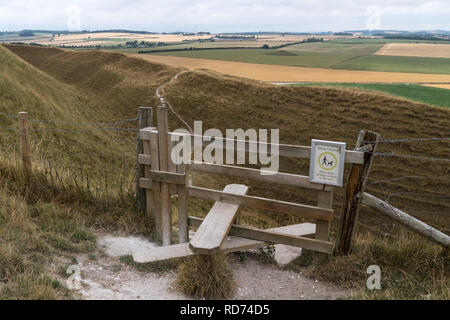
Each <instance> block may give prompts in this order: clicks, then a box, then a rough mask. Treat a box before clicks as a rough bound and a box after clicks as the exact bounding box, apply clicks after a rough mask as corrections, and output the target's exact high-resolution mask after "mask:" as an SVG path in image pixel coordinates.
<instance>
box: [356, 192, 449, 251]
mask: <svg viewBox="0 0 450 320" xmlns="http://www.w3.org/2000/svg"><path fill="white" fill-rule="evenodd" d="M361 202H362V203H363V204H364V205H366V206H368V207H370V208H372V209H375V210H377V211H378V212H381V213H382V214H384V215H387V216H388V217H390V218H392V219H394V220H395V221H397V222H399V223H400V224H402V225H404V226H405V227H407V228H408V229H411V230H413V231H414V232H416V233H418V234H420V235H421V236H423V237H425V238H427V239H429V240H431V241H433V242H435V243H437V244H439V245H441V246H443V247H445V248H449V247H450V237H449V236H448V235H446V234H445V233H443V232H441V231H439V230H437V229H435V228H433V227H431V226H429V225H427V224H426V223H424V222H422V221H420V220H419V219H416V218H414V217H412V216H410V215H409V214H407V213H405V212H403V211H401V210H399V209H397V208H395V207H393V206H391V205H390V204H389V203H387V202H384V201H383V200H381V199H378V198H377V197H374V196H372V195H371V194H368V193H366V192H364V193H363V194H362V197H361Z"/></svg>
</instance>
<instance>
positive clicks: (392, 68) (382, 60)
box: [333, 55, 450, 74]
mask: <svg viewBox="0 0 450 320" xmlns="http://www.w3.org/2000/svg"><path fill="white" fill-rule="evenodd" d="M333 68H334V69H345V70H366V71H385V72H406V73H436V74H450V59H446V58H421V57H398V56H382V55H379V56H378V55H366V56H361V57H358V58H356V59H352V60H348V61H345V62H342V63H339V64H336V65H335V66H334V67H333Z"/></svg>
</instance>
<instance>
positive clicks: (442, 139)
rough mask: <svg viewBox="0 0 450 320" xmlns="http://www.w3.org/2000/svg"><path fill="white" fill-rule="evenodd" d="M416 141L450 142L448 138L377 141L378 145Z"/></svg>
mask: <svg viewBox="0 0 450 320" xmlns="http://www.w3.org/2000/svg"><path fill="white" fill-rule="evenodd" d="M418 141H450V137H444V138H440V137H439V138H403V139H381V140H379V141H378V143H399V142H418ZM363 142H367V143H369V142H371V143H373V141H368V140H363Z"/></svg>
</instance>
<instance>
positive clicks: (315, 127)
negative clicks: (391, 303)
mask: <svg viewBox="0 0 450 320" xmlns="http://www.w3.org/2000/svg"><path fill="white" fill-rule="evenodd" d="M7 48H8V49H9V50H11V51H12V52H14V53H15V54H17V55H18V56H19V57H20V58H19V57H18V56H15V55H13V54H12V53H11V52H10V51H8V50H6V49H4V48H2V47H0V49H1V51H0V57H1V58H0V59H7V60H4V61H5V63H2V64H1V65H0V68H3V70H2V74H6V75H7V76H6V77H4V78H3V79H2V80H0V81H2V82H0V83H1V84H2V85H1V86H0V89H1V90H0V94H1V97H2V99H1V100H0V103H1V105H0V111H1V112H4V113H7V114H15V113H16V112H17V111H19V108H25V109H26V111H28V112H29V113H30V114H31V115H32V117H33V118H41V117H42V118H43V119H49V118H51V119H59V120H63V121H74V122H77V123H86V122H92V121H105V119H107V121H112V120H118V119H121V118H134V117H135V116H136V107H137V106H139V105H150V106H155V105H156V102H157V101H156V99H155V98H154V90H155V88H156V87H157V86H158V85H159V84H161V83H164V82H166V81H167V80H168V79H170V77H171V76H173V75H174V74H176V73H177V72H178V71H179V70H176V69H173V68H170V67H168V66H163V65H157V64H151V63H148V62H146V61H142V60H139V59H132V58H128V57H126V56H123V55H120V54H113V53H107V52H99V51H83V52H72V51H68V50H60V49H50V48H38V47H27V46H23V47H22V46H8V47H7ZM21 59H23V60H25V61H23V60H21ZM22 84H23V86H22ZM14 88H16V89H14ZM25 88H26V89H25ZM14 90H16V91H14ZM19 90H21V91H19ZM166 92H167V95H168V98H169V100H170V101H171V103H172V104H173V106H174V107H175V109H176V110H177V111H178V112H179V113H180V114H181V115H182V117H183V118H184V119H185V120H186V121H187V122H188V123H192V122H193V121H194V120H203V121H204V123H203V128H204V129H207V128H212V127H214V128H219V129H221V130H224V129H226V128H239V127H241V128H244V129H246V128H279V129H280V139H281V142H282V143H291V144H301V145H309V144H310V140H311V138H315V139H325V140H335V141H345V142H347V145H348V148H352V147H353V145H354V143H355V141H356V135H357V134H358V132H359V130H360V129H363V128H365V129H371V130H375V131H377V132H379V133H380V134H381V135H382V137H383V138H385V139H390V138H404V137H409V138H414V137H445V136H448V133H449V131H448V127H449V124H450V117H449V115H450V110H448V109H441V108H435V107H432V106H428V105H425V104H417V103H411V102H408V101H405V100H402V99H396V98H392V97H389V96H385V95H379V94H376V93H368V92H359V91H358V92H356V91H349V90H340V89H333V88H307V87H279V86H271V85H267V84H262V83H258V82H255V81H250V80H245V79H237V78H233V77H227V76H223V75H219V74H215V73H212V72H208V71H195V72H186V73H184V74H182V75H180V76H179V77H178V79H177V80H176V81H174V82H173V83H171V84H170V85H168V86H167V87H166ZM33 101H34V103H32V102H33ZM18 102H20V103H18ZM74 109H77V110H74ZM69 110H70V112H68V111H69ZM78 110H80V111H78ZM0 119H1V120H2V122H1V125H2V126H5V127H14V126H15V125H16V124H15V122H16V120H17V119H11V118H3V117H1V118H0ZM32 125H33V128H34V127H35V126H37V125H39V126H41V127H39V128H42V129H44V128H48V125H49V124H48V123H45V124H44V123H36V124H35V123H33V124H32ZM133 125H135V123H131V124H129V125H128V126H125V127H126V128H131V127H132V126H133ZM53 126H54V128H61V127H64V128H66V127H67V126H62V125H61V124H53ZM169 126H170V128H171V129H175V128H178V127H181V126H182V125H181V123H179V122H178V120H177V119H176V118H175V117H174V116H173V115H172V114H169ZM75 127H76V126H75ZM15 128H16V127H15ZM94 131H95V133H92V134H91V133H90V132H89V133H80V132H77V134H76V135H75V134H73V138H72V139H78V140H76V141H73V140H66V139H67V138H69V137H71V136H72V133H66V132H64V133H62V134H58V135H56V134H55V133H54V132H52V133H50V132H44V133H45V134H46V135H44V136H38V137H37V138H36V139H37V140H36V141H37V142H39V141H40V140H39V139H43V140H44V139H49V138H51V139H54V140H52V141H53V142H52V143H51V144H48V145H45V146H44V147H42V148H39V147H38V146H39V145H40V144H39V143H36V144H33V157H34V159H33V163H34V165H35V166H38V164H39V163H41V161H40V160H39V161H37V160H36V159H39V158H42V159H43V160H45V158H46V157H47V153H46V152H45V151H46V150H50V151H53V150H55V151H57V150H60V149H63V150H65V149H64V148H72V149H70V150H68V151H67V152H65V153H62V154H66V155H67V156H66V157H65V158H64V157H62V156H61V157H60V158H61V162H63V163H65V164H66V167H65V168H66V169H65V170H64V172H65V174H64V175H63V174H62V173H61V172H59V173H60V175H59V176H60V179H57V178H55V179H54V181H53V180H52V179H51V178H50V177H49V175H48V173H47V172H46V171H48V170H46V167H45V166H42V167H41V168H40V170H36V171H37V172H41V174H37V175H36V178H34V180H32V183H31V184H29V187H28V188H23V185H22V184H21V183H19V182H18V181H21V180H20V174H19V172H18V169H17V168H18V166H17V165H16V163H15V162H14V161H10V160H9V159H11V158H12V159H15V158H14V157H12V155H17V153H16V149H6V148H7V146H6V145H5V146H4V148H5V151H6V150H9V153H6V152H3V153H2V154H3V155H4V156H3V158H2V161H1V162H0V164H1V165H2V168H3V169H2V170H3V171H2V174H1V179H2V188H3V191H4V197H3V198H2V199H4V200H2V201H4V202H3V203H4V206H2V207H3V208H4V209H2V210H3V211H1V212H2V215H1V216H0V228H2V230H3V232H0V234H1V235H2V236H4V235H7V240H5V241H7V244H8V247H7V248H8V249H5V250H6V251H2V252H1V255H0V259H3V260H1V261H8V263H7V264H2V265H6V266H7V267H6V268H3V269H0V277H3V278H5V279H9V281H10V282H9V283H8V284H6V285H5V284H3V285H0V297H25V298H26V297H33V296H32V294H31V293H25V292H26V291H24V289H23V288H22V287H21V284H22V280H23V277H28V275H30V277H31V276H32V275H36V272H37V271H36V270H35V269H33V268H34V266H35V258H34V253H36V252H37V254H38V258H39V259H41V260H39V261H48V260H47V259H49V257H50V256H53V255H55V254H59V255H61V256H62V258H61V259H62V260H63V262H64V263H70V257H71V256H72V255H73V253H74V252H89V250H91V249H92V235H91V234H89V232H92V231H91V230H93V229H92V228H93V227H95V228H116V229H121V230H127V231H128V232H141V233H146V234H148V231H150V230H151V229H150V228H149V227H150V225H151V221H148V219H144V218H143V217H140V216H139V215H138V214H137V213H136V211H135V210H134V209H133V204H132V198H131V192H132V188H133V181H132V175H133V171H132V170H130V171H126V172H128V176H127V175H125V174H121V172H123V171H121V170H116V168H115V167H114V168H111V169H110V170H108V175H107V177H106V178H107V179H105V175H104V174H103V171H102V170H100V173H102V174H100V175H97V176H96V175H95V174H94V173H92V177H93V178H92V179H93V180H90V181H89V183H86V179H85V178H84V179H83V175H84V174H85V173H84V172H83V174H80V171H79V169H78V168H77V169H74V168H71V167H73V166H75V165H76V166H80V165H90V166H94V167H95V166H96V165H97V164H98V166H100V165H101V164H100V163H105V162H107V163H108V164H109V163H111V166H112V165H116V166H119V165H126V166H127V167H132V166H133V164H134V161H135V158H134V156H132V154H133V152H134V145H135V144H134V143H135V142H134V140H133V139H134V132H132V131H129V132H128V131H125V132H117V133H114V134H112V133H111V132H105V130H101V129H100V128H95V130H94ZM36 133H37V132H36ZM2 134H3V135H4V136H5V137H7V139H9V141H10V142H11V143H9V144H8V146H12V145H14V144H15V141H16V132H14V131H2ZM60 135H62V138H58V139H57V138H56V137H59V136H60ZM76 137H79V138H76ZM2 141H4V140H2ZM121 141H126V142H125V143H119V142H121ZM93 149H95V150H93ZM116 150H121V153H122V154H123V155H124V156H125V155H127V154H131V157H129V158H126V160H125V161H124V160H123V159H122V160H121V161H119V159H115V155H116ZM449 150H450V148H449V143H448V142H438V143H434V142H433V143H404V144H382V145H381V146H380V149H379V151H380V152H392V151H395V152H396V153H399V154H410V155H426V156H430V157H436V158H450V151H449ZM49 153H51V152H49ZM58 159H59V158H58ZM396 160H398V159H396V158H376V159H375V162H374V166H373V169H372V174H371V179H370V182H369V185H368V187H367V191H368V192H370V193H373V194H374V195H376V196H379V197H381V198H383V199H386V197H387V196H389V198H390V200H389V201H390V203H392V204H394V205H396V206H398V207H399V208H401V209H404V210H406V211H408V210H411V211H412V210H414V215H415V216H417V217H419V218H421V219H424V220H425V221H427V222H428V223H430V224H432V225H433V226H436V227H438V228H439V229H441V230H443V231H444V232H447V233H448V232H449V231H450V222H449V217H448V215H434V214H432V212H448V211H449V209H450V203H449V202H448V201H447V199H445V198H443V197H442V194H444V193H445V190H448V184H449V183H448V181H445V180H416V179H414V178H406V179H403V180H400V181H387V182H378V183H376V182H377V181H379V180H385V179H392V178H395V177H400V176H409V177H411V176H434V177H448V176H449V173H450V171H449V169H448V166H446V163H441V162H426V161H421V160H415V159H401V161H402V162H401V164H398V163H397V162H396ZM43 163H45V161H43ZM308 167H309V164H308V162H307V161H303V160H292V159H282V161H281V168H280V169H281V171H285V172H297V173H302V174H307V172H308ZM38 168H39V167H38ZM348 169H349V167H347V168H346V172H347V173H348ZM52 172H54V170H53V171H52ZM80 176H81V177H82V178H81V181H83V182H82V183H80V182H79V181H80ZM121 176H122V177H123V178H122V179H121V178H120V177H121ZM193 180H194V184H196V185H200V186H207V187H212V188H215V189H219V188H221V187H222V186H224V185H225V184H226V183H229V182H231V180H229V179H225V178H223V177H219V176H211V175H210V176H205V175H195V176H194V177H193ZM112 181H116V182H115V183H112ZM120 181H122V182H123V181H128V182H127V186H128V189H127V188H125V191H126V192H127V191H128V192H129V193H128V196H127V195H125V196H124V195H123V194H122V195H121V194H120V193H119V192H115V193H114V192H110V193H109V194H108V193H107V192H106V194H105V192H96V191H95V190H105V189H106V190H108V188H109V189H110V190H111V191H113V190H122V189H123V188H121V184H120ZM233 181H234V182H243V183H248V185H249V186H250V194H253V195H262V196H268V197H274V198H279V199H282V200H288V201H298V202H303V203H308V204H314V203H315V202H316V198H317V194H315V193H314V192H310V191H308V192H306V191H304V190H298V189H296V188H277V187H276V186H273V185H266V184H261V183H254V182H251V181H246V180H239V179H237V180H236V179H234V180H233ZM87 184H90V186H91V188H87ZM111 184H113V185H111ZM92 185H95V188H92ZM417 194H419V195H417ZM341 201H342V189H338V190H337V192H336V196H335V202H334V208H335V209H336V221H335V222H337V218H338V216H339V211H340V205H341ZM189 206H190V213H191V214H193V215H198V216H201V215H204V214H205V213H206V212H207V211H208V210H209V208H210V207H211V203H208V202H203V201H192V200H191V201H190V203H189ZM10 212H16V213H17V214H14V215H13V214H11V213H10ZM360 216H361V218H360V222H361V224H360V230H359V232H360V234H364V233H366V232H369V233H370V234H371V236H373V237H375V238H376V239H377V240H376V241H375V240H374V241H373V242H371V243H368V242H364V241H363V239H371V238H367V237H363V238H359V240H358V248H360V249H358V250H357V252H356V253H355V254H354V255H352V256H350V257H349V258H347V259H348V260H345V261H346V263H347V264H345V263H344V262H345V261H344V262H342V261H341V262H339V261H334V260H330V262H329V263H331V264H332V265H337V264H338V263H342V265H344V266H345V265H347V266H348V265H349V264H350V265H353V266H359V264H358V263H360V264H361V265H364V264H365V263H366V262H367V260H363V258H364V257H367V255H365V253H367V252H371V253H373V254H374V255H373V256H372V258H373V259H375V260H377V259H378V258H380V259H381V258H382V259H383V260H380V263H386V261H387V262H389V263H391V262H392V268H393V269H396V268H398V265H396V264H395V263H394V262H395V261H394V260H395V259H399V255H400V256H401V254H402V252H403V251H402V250H407V251H408V256H409V257H411V259H414V257H415V256H418V257H419V256H420V258H421V259H422V258H424V259H425V261H435V262H436V264H427V268H428V269H427V270H428V271H429V272H430V275H431V276H430V277H431V278H430V277H428V278H426V280H420V286H418V285H414V283H415V282H414V281H415V280H414V279H417V281H419V280H418V279H419V273H418V271H417V270H416V269H414V268H412V267H411V268H410V267H408V268H407V269H406V270H405V272H406V274H407V275H408V277H407V278H406V280H405V281H407V283H408V284H411V285H414V286H415V287H414V288H415V290H409V291H404V290H401V294H406V295H407V296H408V297H413V298H420V296H421V295H422V294H425V293H428V292H431V294H432V297H433V298H445V297H448V286H446V285H445V283H446V282H448V281H447V280H448V276H449V275H448V273H443V272H440V271H439V270H441V269H442V267H443V266H445V263H448V262H447V261H448V260H445V259H444V260H442V259H441V258H438V257H440V248H439V247H437V246H435V245H433V244H430V246H429V247H427V249H426V250H425V249H421V248H420V246H416V245H415V244H416V243H418V242H419V243H420V241H423V240H422V239H418V240H417V239H416V240H414V239H413V240H411V241H404V240H401V241H400V240H396V239H397V238H398V237H400V239H406V238H405V237H404V236H403V235H401V234H400V233H399V228H398V226H396V225H395V224H392V223H391V221H389V220H386V219H385V218H383V217H381V216H380V215H379V214H377V213H375V212H374V211H371V210H368V209H364V210H362V212H361V214H360ZM73 217H76V218H73ZM69 218H70V219H69ZM74 220H75V221H74ZM174 221H176V219H174ZM299 221H301V219H298V218H293V217H289V216H284V215H280V214H273V213H270V212H259V211H254V210H249V209H247V208H244V210H243V222H244V223H246V224H251V225H254V226H258V227H271V226H277V225H283V224H287V223H291V222H299ZM23 226H26V228H28V229H24V228H25V227H23ZM48 226H52V227H51V228H49V227H48ZM386 226H387V227H386ZM385 228H387V229H385ZM30 230H34V233H32V234H33V236H32V237H30V238H29V239H31V240H30V241H31V242H30V241H29V240H27V239H28V237H27V238H25V237H24V234H26V233H29V232H31V231H30ZM80 230H82V231H80ZM6 231H8V232H6ZM80 234H81V236H80ZM380 234H381V235H380ZM386 234H388V236H387V237H386ZM333 235H335V232H334V231H333ZM409 236H410V234H409V233H408V237H409ZM389 241H391V242H393V243H395V244H396V248H397V249H398V250H397V251H395V252H396V253H395V252H392V250H391V249H389V247H388V245H389V243H390V242H389ZM41 245H42V246H43V247H44V248H48V250H47V249H45V250H44V249H43V251H42V250H41V249H39V248H40V247H39V246H41ZM397 245H398V246H397ZM2 248H3V247H2ZM5 248H6V247H5ZM2 250H3V249H2ZM40 250H41V251H40ZM364 250H368V251H364ZM375 253H378V254H375ZM18 257H24V258H23V259H25V260H24V262H23V265H24V267H21V268H19V269H17V268H15V267H14V266H15V265H16V264H17V263H16V260H17V259H20V258H18ZM42 259H43V260H42ZM352 259H353V260H352ZM439 259H441V260H442V261H441V260H439ZM352 261H353V262H355V261H357V262H358V263H353V262H352ZM413 261H414V260H413ZM370 262H373V261H372V260H371V261H370ZM39 265H40V266H41V267H42V266H43V265H44V263H43V262H40V263H38V266H39ZM42 268H43V267H42ZM440 268H441V269H440ZM37 270H41V269H37ZM339 270H340V271H339V275H340V276H342V279H344V280H345V279H347V278H348V277H349V275H348V274H346V272H353V271H350V269H348V268H345V267H343V268H342V269H339ZM45 271H46V272H47V274H50V275H51V274H52V273H51V272H50V271H51V270H45ZM360 271H361V270H359V272H360ZM363 271H364V270H363ZM404 276H405V274H404V273H399V274H398V275H393V276H392V277H393V278H392V279H393V281H392V283H391V284H389V288H396V287H395V286H396V284H395V283H396V281H403V280H404ZM33 277H35V276H33ZM346 277H347V278H346ZM32 279H35V278H32ZM46 279H47V278H46ZM355 279H356V280H355ZM355 279H354V280H352V281H353V282H351V283H350V282H349V281H347V284H348V285H352V286H356V287H357V288H359V287H360V286H363V284H364V281H363V280H362V278H361V277H360V278H355ZM411 279H412V280H411ZM33 281H35V282H33V283H35V285H36V286H40V287H39V288H42V290H43V291H42V292H46V294H42V297H50V298H51V297H54V296H64V294H65V292H64V290H63V289H61V290H60V289H58V288H60V287H59V285H57V284H52V282H51V281H50V282H49V281H48V279H47V280H45V279H40V278H39V279H37V278H36V280H33ZM333 281H334V280H333ZM338 282H339V283H340V284H343V283H344V282H345V281H338ZM53 287H56V289H55V288H53ZM1 290H3V291H1ZM383 292H384V293H382V294H381V296H383V294H386V295H385V297H394V298H395V297H400V296H401V294H400V293H398V292H397V293H395V294H393V295H391V296H388V294H390V292H388V291H383ZM405 292H406V293H405ZM47 293H48V294H47Z"/></svg>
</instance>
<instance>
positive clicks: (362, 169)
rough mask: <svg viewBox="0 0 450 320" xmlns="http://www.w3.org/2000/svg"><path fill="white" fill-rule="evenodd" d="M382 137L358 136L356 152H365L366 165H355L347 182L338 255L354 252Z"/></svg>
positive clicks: (361, 134)
mask: <svg viewBox="0 0 450 320" xmlns="http://www.w3.org/2000/svg"><path fill="white" fill-rule="evenodd" d="M380 138H381V136H380V135H379V134H378V133H376V132H373V131H369V130H361V131H360V132H359V135H358V140H357V142H356V147H355V150H364V151H366V152H365V154H364V163H363V164H353V165H352V168H351V170H350V175H349V178H348V181H347V187H346V194H345V199H344V204H343V207H342V214H341V220H340V225H339V233H338V238H337V245H336V253H337V254H338V255H346V254H349V253H350V252H351V250H352V240H353V236H354V234H355V229H356V221H357V220H358V213H359V207H360V201H361V197H362V194H363V192H364V189H365V187H366V182H367V177H368V176H369V172H370V167H371V166H372V161H373V157H374V152H375V151H376V148H377V145H378V141H379V140H380Z"/></svg>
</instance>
